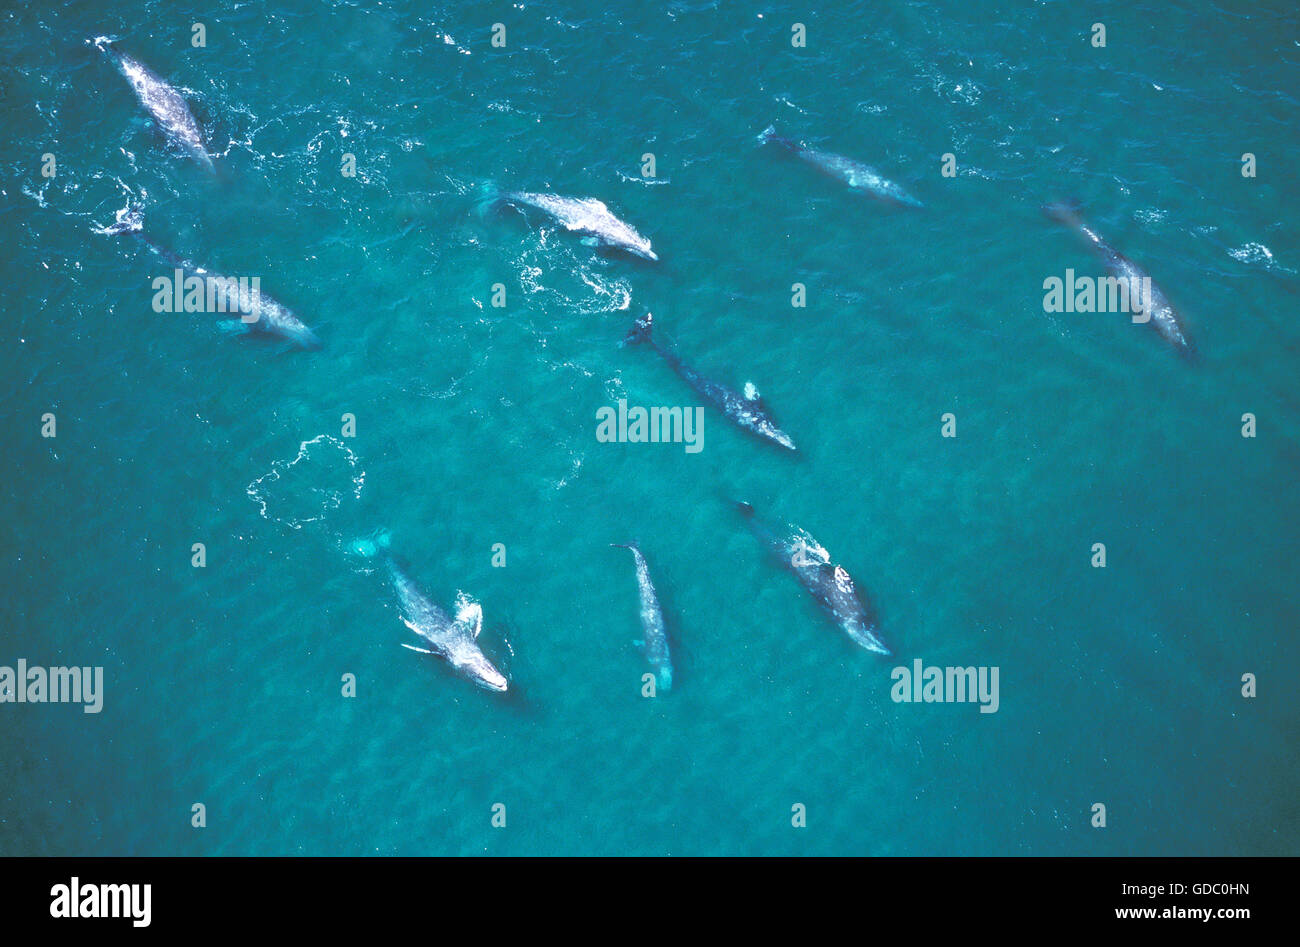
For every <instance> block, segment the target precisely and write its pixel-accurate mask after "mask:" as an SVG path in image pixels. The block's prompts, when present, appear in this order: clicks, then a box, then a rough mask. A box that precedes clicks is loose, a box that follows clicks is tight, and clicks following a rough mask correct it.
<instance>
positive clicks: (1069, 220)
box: [1042, 199, 1083, 227]
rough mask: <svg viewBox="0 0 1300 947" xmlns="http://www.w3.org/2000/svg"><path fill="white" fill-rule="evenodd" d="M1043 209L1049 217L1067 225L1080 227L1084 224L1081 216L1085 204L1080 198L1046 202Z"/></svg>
mask: <svg viewBox="0 0 1300 947" xmlns="http://www.w3.org/2000/svg"><path fill="white" fill-rule="evenodd" d="M1042 210H1043V213H1044V214H1046V215H1047V216H1048V217H1049V218H1051V219H1052V220H1054V221H1056V222H1057V223H1059V224H1064V225H1065V226H1067V227H1080V226H1082V224H1083V219H1082V218H1081V217H1080V214H1081V213H1082V211H1083V204H1082V203H1080V202H1079V201H1078V200H1074V199H1071V200H1067V201H1053V202H1052V203H1050V204H1044V205H1043V207H1042Z"/></svg>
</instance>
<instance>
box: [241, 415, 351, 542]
mask: <svg viewBox="0 0 1300 947" xmlns="http://www.w3.org/2000/svg"><path fill="white" fill-rule="evenodd" d="M316 445H324V448H326V449H328V451H329V452H330V453H332V454H333V455H334V456H335V458H336V459H337V458H338V457H342V458H343V459H345V460H346V461H347V470H346V472H344V476H343V478H339V477H338V476H337V473H336V475H335V476H334V481H335V482H333V483H330V482H329V478H328V476H327V477H326V478H325V485H320V484H316V483H313V482H312V476H313V475H314V476H315V477H318V478H319V477H321V476H322V474H324V473H325V469H324V468H322V467H319V466H315V467H313V466H312V465H310V464H309V465H307V467H304V468H303V469H301V470H299V471H298V472H297V474H291V473H290V472H291V471H293V470H294V468H295V467H297V466H298V464H300V463H302V462H303V461H309V460H311V458H312V448H313V447H315V446H316ZM317 456H318V457H319V456H320V454H319V452H318V454H317ZM317 463H318V464H319V463H321V462H320V461H319V460H318V461H317ZM295 476H305V477H307V478H308V479H307V481H306V485H305V486H302V485H300V484H299V482H298V481H297V480H293V481H292V488H291V489H289V490H287V491H286V492H285V493H284V494H279V493H277V492H276V491H275V485H276V484H281V487H282V488H283V487H286V486H290V484H291V480H290V478H291V477H295ZM344 480H346V482H347V483H346V486H345V485H344ZM365 482H366V472H365V470H364V469H363V468H362V467H361V459H360V458H359V457H357V455H356V454H355V453H353V452H352V449H351V448H349V447H348V446H347V445H346V444H344V443H343V441H342V440H340V439H339V438H337V437H334V436H332V435H329V434H318V435H316V436H315V437H313V438H312V439H311V440H308V441H303V442H302V443H301V444H299V445H298V453H297V454H296V455H295V456H294V458H293V459H292V460H289V461H284V460H277V461H275V463H273V464H272V465H271V469H270V470H268V471H267V472H266V473H264V474H262V476H260V477H258V478H257V479H256V480H254V481H253V482H252V483H250V484H249V485H248V489H247V491H246V492H247V493H248V496H249V499H251V500H252V501H253V502H254V503H256V504H258V508H259V509H258V512H259V513H260V515H261V516H262V518H263V519H265V520H269V521H270V522H273V523H278V524H280V525H282V526H288V527H289V528H290V529H302V527H303V526H304V525H306V524H307V523H316V522H320V521H322V520H324V519H325V518H326V516H327V515H328V514H329V513H331V512H332V511H334V510H337V509H338V508H339V507H340V506H342V504H343V501H344V499H346V498H347V497H348V496H349V494H350V495H351V498H352V499H353V500H359V499H360V498H361V491H362V488H363V487H364V486H365ZM295 501H296V502H297V503H298V504H300V505H301V506H302V507H303V509H301V510H298V511H295V512H294V513H293V514H285V515H279V514H278V513H277V511H275V510H273V509H272V507H278V508H279V509H280V510H284V509H285V508H288V507H290V505H291V503H293V502H295Z"/></svg>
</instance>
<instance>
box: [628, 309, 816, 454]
mask: <svg viewBox="0 0 1300 947" xmlns="http://www.w3.org/2000/svg"><path fill="white" fill-rule="evenodd" d="M653 327H654V315H653V314H652V313H649V312H647V313H646V314H645V315H644V316H642V317H641V318H639V319H637V321H636V324H635V325H634V326H633V327H632V330H631V331H630V332H629V333H628V334H627V337H626V338H624V340H623V343H624V344H625V345H636V344H638V343H642V342H645V343H649V345H650V347H651V348H653V349H654V350H655V351H656V352H658V353H659V354H660V355H661V356H662V357H663V359H664V361H666V362H667V363H668V364H669V365H670V366H671V367H672V370H673V371H674V372H676V373H677V375H678V377H680V378H681V379H682V380H683V381H685V382H686V383H687V384H688V385H690V386H691V388H693V389H694V390H695V391H696V393H698V394H699V395H700V397H702V398H704V399H705V400H707V401H708V402H709V403H710V404H712V405H713V406H714V407H716V408H717V409H718V410H720V411H721V412H722V413H723V414H725V415H726V416H727V417H729V418H730V419H731V420H732V421H734V422H736V423H737V424H739V425H740V426H741V427H743V428H744V429H745V430H747V431H750V432H752V433H754V434H757V435H758V436H759V437H761V438H763V439H765V440H768V441H771V442H772V443H774V444H779V445H780V446H782V447H784V448H786V449H787V450H797V449H798V448H796V447H795V446H794V440H793V439H791V437H790V435H789V434H787V433H785V431H783V430H781V429H780V428H779V427H777V426H776V421H775V420H773V418H772V415H771V414H769V413H768V410H767V407H766V406H765V405H764V404H763V399H762V398H760V397H759V395H758V392H757V391H756V390H754V387H753V386H752V385H747V386H746V388H745V393H744V394H741V393H740V392H737V391H733V390H732V389H731V388H728V387H727V386H726V385H723V384H721V383H719V382H716V381H713V380H712V379H711V378H706V377H705V376H703V375H701V374H700V373H699V372H697V371H695V369H693V368H691V367H690V366H689V365H686V364H685V363H683V362H682V360H681V359H680V358H678V357H677V353H676V352H674V351H673V350H672V349H669V348H666V347H664V346H662V345H660V344H659V342H658V340H657V339H655V338H654V336H653V335H652V334H651V330H652V329H653Z"/></svg>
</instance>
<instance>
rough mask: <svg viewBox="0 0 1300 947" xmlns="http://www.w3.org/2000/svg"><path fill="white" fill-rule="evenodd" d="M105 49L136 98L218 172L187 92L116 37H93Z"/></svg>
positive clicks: (192, 153) (175, 138) (172, 135)
mask: <svg viewBox="0 0 1300 947" xmlns="http://www.w3.org/2000/svg"><path fill="white" fill-rule="evenodd" d="M93 42H94V44H95V45H96V46H98V47H99V48H100V49H101V50H103V51H104V53H105V54H106V55H107V56H108V57H109V58H110V59H112V60H113V62H114V63H115V64H116V65H117V68H118V70H119V71H120V72H121V73H122V75H123V76H125V77H126V81H127V82H129V83H130V84H131V88H132V89H133V90H135V95H136V98H138V99H139V100H140V104H141V105H143V106H144V109H145V111H146V112H148V113H149V114H150V115H152V116H153V118H154V121H156V122H157V123H158V124H159V126H161V127H162V129H163V131H164V132H166V133H167V135H168V136H169V137H170V138H171V139H172V140H173V141H175V142H177V143H178V144H180V145H181V146H182V147H183V148H184V149H185V150H186V151H187V152H189V154H190V156H191V157H193V158H194V160H195V161H197V162H198V163H199V164H201V165H202V166H203V167H204V168H206V169H207V170H208V171H210V172H213V173H215V172H216V170H217V169H216V166H215V165H214V164H213V163H212V156H211V155H210V154H208V149H207V148H206V147H205V146H204V144H203V133H202V132H201V131H200V130H199V123H198V122H196V121H195V120H194V115H193V114H192V113H191V112H190V107H189V105H188V104H186V102H185V98H184V96H182V95H181V94H180V93H179V92H177V91H176V90H175V89H173V88H172V87H171V86H170V85H168V84H167V82H166V81H165V80H163V79H162V77H161V76H159V75H158V74H157V73H156V72H154V71H153V70H152V69H150V68H149V67H148V66H146V65H144V63H142V62H140V61H139V60H137V59H133V58H131V57H130V56H128V55H127V54H126V53H124V52H122V51H121V50H119V49H117V48H115V47H114V46H113V45H112V43H113V41H112V40H111V39H109V38H108V37H106V36H97V37H96V38H95V39H94V40H93Z"/></svg>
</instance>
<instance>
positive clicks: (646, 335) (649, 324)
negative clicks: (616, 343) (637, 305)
mask: <svg viewBox="0 0 1300 947" xmlns="http://www.w3.org/2000/svg"><path fill="white" fill-rule="evenodd" d="M654 318H655V317H654V314H653V313H649V312H647V313H646V314H645V315H643V316H638V317H637V320H636V322H635V323H633V324H632V328H631V329H629V330H628V333H627V335H625V336H624V337H623V344H624V345H636V344H638V343H639V342H649V341H650V332H651V330H652V329H653V328H654Z"/></svg>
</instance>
